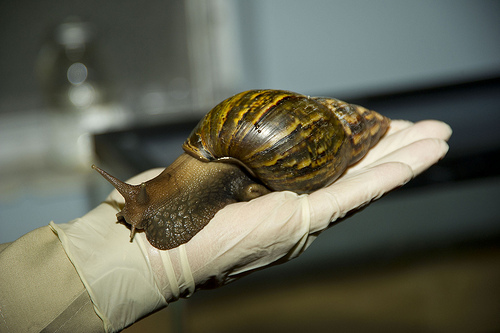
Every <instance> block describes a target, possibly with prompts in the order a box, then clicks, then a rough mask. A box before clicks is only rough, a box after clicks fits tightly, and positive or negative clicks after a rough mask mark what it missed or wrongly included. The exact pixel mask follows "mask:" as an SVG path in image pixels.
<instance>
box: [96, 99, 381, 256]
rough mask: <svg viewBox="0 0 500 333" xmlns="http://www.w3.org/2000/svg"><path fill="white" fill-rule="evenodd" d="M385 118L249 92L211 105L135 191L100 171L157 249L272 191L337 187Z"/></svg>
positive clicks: (122, 215) (126, 214)
mask: <svg viewBox="0 0 500 333" xmlns="http://www.w3.org/2000/svg"><path fill="white" fill-rule="evenodd" d="M389 123H390V120H389V119H388V118H386V117H384V116H382V115H380V114H378V113H377V112H375V111H370V110H367V109H365V108H363V107H361V106H356V105H351V104H348V103H345V102H342V101H339V100H337V99H333V98H319V97H308V96H304V95H300V94H296V93H293V92H288V91H280V90H251V91H246V92H242V93H239V94H237V95H235V96H233V97H230V98H228V99H226V100H224V101H223V102H221V103H220V104H218V105H217V106H215V107H214V108H213V109H212V110H211V111H210V112H209V113H208V114H207V115H206V116H205V117H204V118H203V119H202V120H201V122H200V123H199V124H198V125H197V126H196V127H195V128H194V130H193V132H192V133H191V135H190V136H189V137H188V139H187V140H186V142H185V143H184V145H183V149H184V151H185V153H183V154H182V155H181V156H179V157H178V158H177V159H176V160H175V161H174V162H173V163H172V164H171V165H170V166H169V167H167V168H166V169H165V170H164V171H163V172H162V173H161V174H160V175H159V176H157V177H156V178H154V179H151V180H149V181H147V182H144V183H142V184H140V185H135V186H133V185H129V184H126V183H123V182H121V181H120V180H118V179H116V178H115V177H113V176H111V175H109V174H107V173H106V172H104V171H103V170H101V169H99V168H97V167H96V166H93V168H94V169H96V170H97V171H99V172H100V173H101V175H103V176H104V178H106V179H107V180H108V181H109V182H110V183H111V184H113V186H114V187H115V188H116V189H117V190H118V191H119V192H120V193H121V194H122V195H123V197H124V198H125V206H124V207H123V209H122V211H121V212H119V213H118V214H117V217H118V219H119V220H125V222H127V223H128V224H130V225H131V229H132V230H131V240H132V237H133V235H134V232H135V230H136V229H144V231H145V233H146V237H147V239H148V240H149V242H150V243H151V245H153V246H154V247H156V248H158V249H162V250H166V249H172V248H175V247H177V246H179V245H181V244H183V243H186V242H187V241H189V240H190V239H191V238H192V237H193V236H194V235H195V234H196V233H198V232H199V231H200V230H201V229H202V228H203V227H204V226H205V225H206V224H207V223H208V222H209V221H210V220H211V219H212V217H213V216H214V215H215V213H216V212H217V211H218V210H220V209H222V208H223V207H224V206H226V205H228V204H230V203H233V202H238V201H248V200H251V199H253V198H256V197H258V196H261V195H264V194H266V193H269V192H270V191H283V190H290V191H294V192H297V193H310V192H312V191H314V190H317V189H319V188H321V187H323V186H326V185H329V184H331V183H332V182H334V181H335V180H336V179H337V178H338V177H339V176H340V175H341V174H342V173H343V172H344V171H345V169H346V168H347V167H348V166H349V165H351V164H353V163H355V162H357V161H358V160H359V159H361V158H362V157H363V156H364V155H365V154H366V152H367V151H368V150H369V149H370V148H371V147H372V146H373V145H374V144H375V143H376V142H377V141H378V140H379V139H380V137H381V136H382V135H383V134H384V133H385V131H386V130H387V128H388V126H389Z"/></svg>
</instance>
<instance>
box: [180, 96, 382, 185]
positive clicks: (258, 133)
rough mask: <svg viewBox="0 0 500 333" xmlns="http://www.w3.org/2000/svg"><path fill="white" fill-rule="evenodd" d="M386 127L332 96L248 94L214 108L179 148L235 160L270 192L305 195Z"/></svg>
mask: <svg viewBox="0 0 500 333" xmlns="http://www.w3.org/2000/svg"><path fill="white" fill-rule="evenodd" d="M389 122H390V121H389V119H388V118H386V117H384V116H382V115H380V114H378V113H376V112H375V111H370V110H368V109H365V108H363V107H360V106H355V105H352V104H348V103H345V102H342V101H339V100H337V99H333V98H311V97H308V96H305V95H301V94H297V93H293V92H289V91H283V90H250V91H246V92H242V93H239V94H237V95H235V96H233V97H230V98H228V99H226V100H224V101H223V102H221V103H220V104H218V105H217V106H215V107H214V108H213V109H212V110H211V111H210V112H209V113H208V114H207V115H206V116H205V117H204V118H203V119H202V120H201V121H200V123H199V124H198V125H197V126H196V127H195V128H194V130H193V131H192V133H191V135H190V136H189V137H188V139H187V140H186V142H185V143H184V145H183V149H184V150H185V151H186V152H187V153H189V154H191V155H192V156H195V157H197V158H198V159H200V160H203V161H207V162H209V161H228V162H234V163H239V164H241V165H242V166H244V167H245V168H246V169H247V170H248V171H249V172H250V173H251V174H252V175H253V176H255V177H256V178H258V179H259V180H260V181H261V182H262V183H264V184H265V185H266V186H267V187H269V188H270V189H271V190H275V191H281V190H290V191H294V192H297V193H309V192H312V191H314V190H316V189H319V188H321V187H323V186H326V185H329V184H331V183H332V182H333V181H335V180H336V179H337V178H338V177H339V176H340V175H341V174H342V173H343V172H344V171H345V169H346V168H347V166H348V165H350V164H352V163H354V162H356V161H358V160H359V159H360V158H361V157H362V156H364V155H365V153H366V152H367V151H368V149H369V148H370V147H371V146H373V145H374V144H375V143H376V142H377V141H378V140H379V138H380V137H381V136H382V135H383V134H384V133H385V131H386V130H387V128H388V125H389Z"/></svg>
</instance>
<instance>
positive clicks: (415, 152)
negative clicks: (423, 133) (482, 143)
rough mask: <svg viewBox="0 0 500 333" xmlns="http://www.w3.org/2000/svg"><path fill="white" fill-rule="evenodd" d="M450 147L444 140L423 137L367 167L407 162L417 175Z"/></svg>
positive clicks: (437, 159) (443, 154)
mask: <svg viewBox="0 0 500 333" xmlns="http://www.w3.org/2000/svg"><path fill="white" fill-rule="evenodd" d="M448 149H449V147H448V144H447V143H446V141H444V140H441V139H423V140H419V141H416V142H412V143H410V144H408V145H407V146H404V147H401V148H399V149H397V150H394V151H392V152H391V153H389V154H387V155H385V156H383V157H381V158H379V159H378V160H376V161H374V162H372V163H371V164H369V165H367V166H366V167H373V166H376V165H379V164H384V163H388V162H400V163H404V164H407V165H408V166H409V167H410V168H411V169H412V172H413V175H414V177H415V176H417V175H419V174H420V173H422V172H423V171H425V170H426V169H428V168H429V167H430V166H431V165H433V164H435V163H437V162H438V161H439V160H440V159H442V158H443V157H444V156H445V155H446V153H447V152H448ZM355 172H356V171H354V173H355Z"/></svg>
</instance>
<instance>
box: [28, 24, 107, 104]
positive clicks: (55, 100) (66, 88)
mask: <svg viewBox="0 0 500 333" xmlns="http://www.w3.org/2000/svg"><path fill="white" fill-rule="evenodd" d="M98 63H99V61H98V59H97V57H96V49H95V43H94V40H93V31H92V29H91V26H90V24H89V23H86V22H81V21H80V20H79V19H77V18H69V19H67V20H66V21H65V22H63V23H62V24H60V25H59V26H57V27H56V29H55V30H54V31H53V32H52V33H51V34H50V37H49V38H48V40H47V41H46V42H45V43H44V44H43V46H42V48H41V50H40V54H39V56H38V60H37V66H36V69H37V73H38V77H39V80H40V83H41V87H42V91H43V94H44V97H45V99H46V101H47V103H48V106H49V107H51V108H55V109H59V110H63V111H74V110H84V109H87V108H89V107H92V106H95V105H97V104H102V103H105V102H106V101H107V93H106V86H105V83H104V79H103V77H102V72H101V71H100V70H99V68H98Z"/></svg>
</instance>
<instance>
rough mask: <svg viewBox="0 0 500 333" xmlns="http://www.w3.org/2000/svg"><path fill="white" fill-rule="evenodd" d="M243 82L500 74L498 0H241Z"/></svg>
mask: <svg viewBox="0 0 500 333" xmlns="http://www.w3.org/2000/svg"><path fill="white" fill-rule="evenodd" d="M238 5H239V7H240V15H241V26H242V32H241V34H242V45H243V57H244V64H245V67H244V70H245V72H244V75H243V79H242V82H243V83H242V86H245V87H263V86H264V87H272V88H282V89H290V90H294V91H299V92H305V93H311V94H313V93H332V92H333V93H340V94H349V95H353V94H356V95H359V94H363V93H370V94H372V93H376V92H388V91H393V90H396V91H398V90H404V89H411V88H415V87H417V88H418V87H423V86H428V85H434V84H442V83H448V82H453V81H460V80H467V79H470V78H476V77H483V76H486V77H487V76H492V75H499V74H500V20H499V17H500V2H498V1H466V0H465V1H428V0H424V1H399V0H384V1H363V0H352V1H328V0H311V1H298V0H295V1H290V0H273V1H266V0H257V1H239V2H238Z"/></svg>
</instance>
